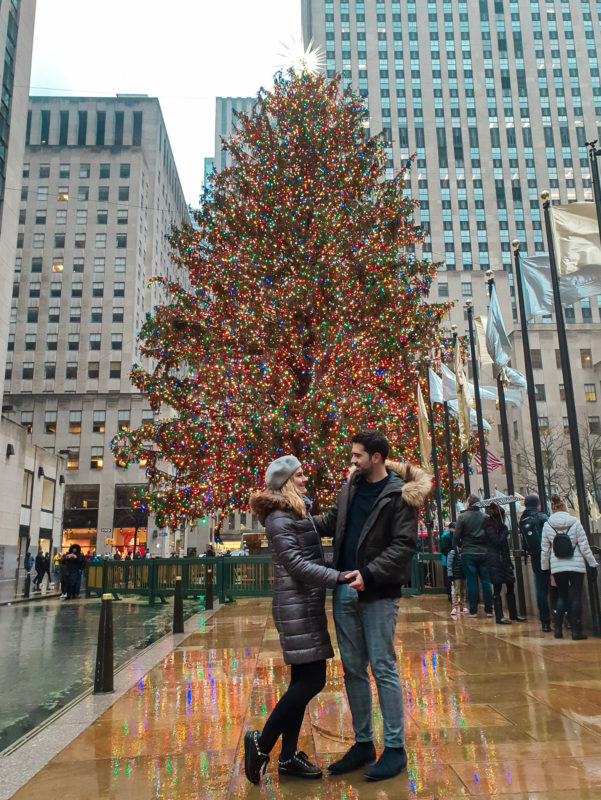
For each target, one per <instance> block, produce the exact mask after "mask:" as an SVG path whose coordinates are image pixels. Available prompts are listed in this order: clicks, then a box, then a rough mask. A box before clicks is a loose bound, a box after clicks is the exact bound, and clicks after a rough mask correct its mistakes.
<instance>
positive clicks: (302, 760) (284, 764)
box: [278, 750, 322, 778]
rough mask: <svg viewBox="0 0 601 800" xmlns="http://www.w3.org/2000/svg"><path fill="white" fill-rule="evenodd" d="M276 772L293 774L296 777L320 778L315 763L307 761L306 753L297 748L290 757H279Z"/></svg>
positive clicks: (320, 773)
mask: <svg viewBox="0 0 601 800" xmlns="http://www.w3.org/2000/svg"><path fill="white" fill-rule="evenodd" d="M278 772H279V774H280V775H293V776H294V777H296V778H321V775H322V772H321V770H320V769H319V767H317V766H316V765H315V764H312V763H311V762H310V761H309V758H308V756H307V754H306V753H303V752H302V750H299V752H298V753H295V754H294V755H293V756H292V758H288V759H287V760H286V761H282V759H279V761H278Z"/></svg>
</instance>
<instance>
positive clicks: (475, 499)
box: [465, 494, 480, 506]
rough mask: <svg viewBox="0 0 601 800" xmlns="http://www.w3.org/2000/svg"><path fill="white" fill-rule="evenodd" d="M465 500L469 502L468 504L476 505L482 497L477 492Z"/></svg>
mask: <svg viewBox="0 0 601 800" xmlns="http://www.w3.org/2000/svg"><path fill="white" fill-rule="evenodd" d="M465 502H466V503H467V504H468V506H475V505H476V503H479V502H480V498H479V497H478V496H477V495H475V494H470V495H468V498H467V500H466V501H465Z"/></svg>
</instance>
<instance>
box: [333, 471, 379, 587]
mask: <svg viewBox="0 0 601 800" xmlns="http://www.w3.org/2000/svg"><path fill="white" fill-rule="evenodd" d="M388 481H389V476H388V475H387V476H386V477H385V478H383V479H382V480H381V481H377V482H376V483H369V481H366V480H365V479H364V478H361V479H360V480H359V483H358V486H357V491H356V493H355V496H354V497H353V501H352V503H351V507H350V509H349V513H348V517H347V523H346V530H345V532H344V539H343V541H342V547H341V549H340V556H339V559H338V564H337V568H338V569H339V570H341V571H343V570H354V569H357V546H358V544H359V537H360V536H361V531H362V530H363V526H364V525H365V523H366V521H367V518H368V517H369V515H370V512H371V510H372V508H373V507H374V505H375V503H376V500H377V499H378V497H379V496H380V495H381V493H382V491H383V489H384V487H385V486H386V484H387V483H388Z"/></svg>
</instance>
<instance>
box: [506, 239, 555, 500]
mask: <svg viewBox="0 0 601 800" xmlns="http://www.w3.org/2000/svg"><path fill="white" fill-rule="evenodd" d="M511 246H512V247H513V260H514V263H515V284H516V288H517V293H518V306H519V309H520V327H521V330H522V348H523V350H524V370H525V372H526V393H527V395H528V410H529V411H530V431H531V433H532V449H533V452H534V468H535V471H536V485H537V487H538V497H539V499H540V504H541V508H542V510H543V511H545V512H546V511H547V510H548V508H549V506H548V502H547V489H546V487H545V470H544V467H543V452H542V448H541V443H540V431H539V429H538V410H537V408H536V393H535V389H534V373H533V371H532V356H531V354H530V338H529V335H528V320H527V319H526V304H525V302H524V286H523V284H522V265H521V263H520V242H519V240H518V239H514V240H513V241H512V243H511Z"/></svg>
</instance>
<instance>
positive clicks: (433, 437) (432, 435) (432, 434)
mask: <svg viewBox="0 0 601 800" xmlns="http://www.w3.org/2000/svg"><path fill="white" fill-rule="evenodd" d="M424 360H425V362H426V381H427V386H428V418H429V421H430V439H431V440H432V466H433V468H434V491H435V492H436V513H437V514H438V533H439V536H441V537H442V532H443V529H444V523H443V519H442V499H441V496H440V469H439V466H438V453H437V451H436V429H435V427H434V408H433V404H432V397H431V391H432V390H431V388H430V363H431V358H430V357H429V356H426V358H425V359H424ZM430 552H434V550H433V547H432V542H430Z"/></svg>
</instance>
